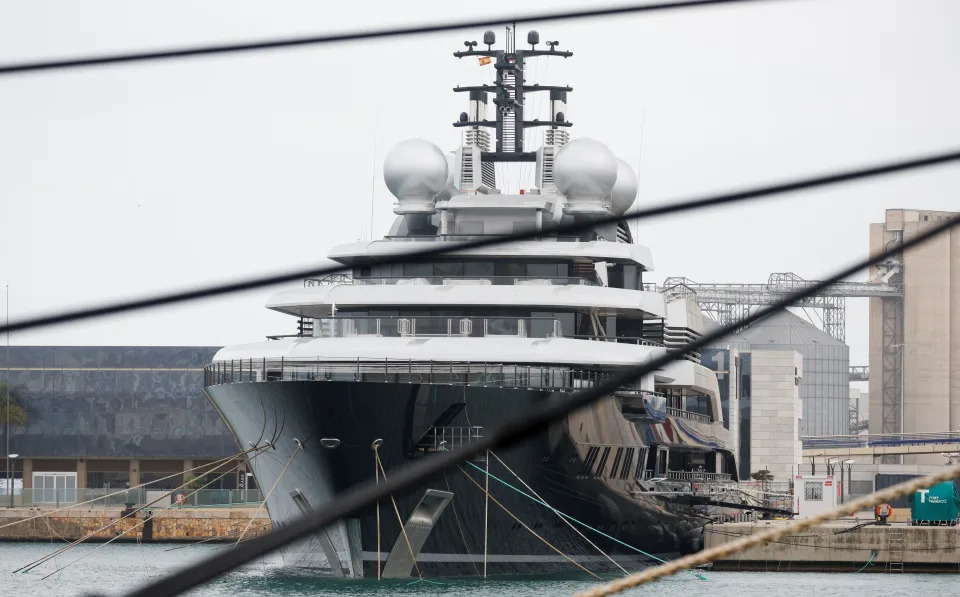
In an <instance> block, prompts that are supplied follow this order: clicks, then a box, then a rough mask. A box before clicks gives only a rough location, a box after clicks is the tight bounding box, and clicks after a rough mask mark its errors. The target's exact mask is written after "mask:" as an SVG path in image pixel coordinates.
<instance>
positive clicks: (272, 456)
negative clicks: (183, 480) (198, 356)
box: [205, 28, 737, 578]
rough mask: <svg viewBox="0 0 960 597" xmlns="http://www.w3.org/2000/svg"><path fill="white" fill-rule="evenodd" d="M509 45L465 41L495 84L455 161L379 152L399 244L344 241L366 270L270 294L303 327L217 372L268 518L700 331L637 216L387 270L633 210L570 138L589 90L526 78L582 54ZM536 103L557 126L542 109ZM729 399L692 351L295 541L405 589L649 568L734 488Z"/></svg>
mask: <svg viewBox="0 0 960 597" xmlns="http://www.w3.org/2000/svg"><path fill="white" fill-rule="evenodd" d="M506 37H507V39H506V47H505V48H504V49H496V48H495V46H496V36H495V34H494V33H493V32H491V31H488V32H486V33H485V34H484V36H483V44H482V45H483V46H485V47H478V46H479V44H477V42H475V41H467V42H465V48H466V49H464V50H462V51H458V52H456V53H455V54H454V56H456V57H457V58H461V59H468V60H478V61H479V63H480V64H481V66H483V67H484V68H488V69H491V70H490V72H491V74H492V75H493V76H492V77H491V78H492V79H494V80H493V82H492V83H490V84H482V85H475V86H468V87H456V88H455V89H454V91H455V92H457V93H460V94H462V95H463V96H464V97H465V99H466V100H467V105H468V109H467V111H465V112H463V113H461V114H460V115H459V118H458V119H457V120H456V122H455V123H454V126H455V127H457V128H458V129H459V130H460V131H461V133H462V135H461V140H462V141H461V146H460V147H459V148H457V149H456V150H454V151H452V152H449V153H445V152H443V151H442V150H441V149H439V148H438V147H437V146H435V145H434V144H432V143H430V142H428V141H425V140H420V139H414V140H409V141H405V142H403V143H401V144H400V145H398V146H397V147H396V148H394V149H393V150H392V151H391V152H390V153H389V155H388V156H387V157H386V159H385V162H384V167H383V171H384V179H385V183H386V186H387V187H388V188H389V190H390V191H391V193H392V194H393V195H394V196H395V197H396V203H395V207H394V213H395V214H396V218H395V220H394V222H393V224H392V226H391V228H390V230H389V232H388V233H387V235H386V237H385V238H383V239H382V240H378V241H370V242H356V243H350V244H346V245H341V246H338V247H335V248H334V249H333V250H332V251H331V253H330V255H329V257H330V258H331V259H333V260H334V261H336V262H339V263H340V264H342V265H343V266H344V271H345V272H349V273H343V274H337V275H331V276H327V277H325V278H322V279H311V280H305V281H304V284H303V287H302V288H295V289H289V290H282V291H279V292H277V293H275V294H274V295H273V296H271V297H270V298H269V300H268V302H267V307H268V308H269V309H273V310H275V311H279V312H281V313H285V314H288V315H290V316H291V317H292V318H293V320H295V321H296V324H295V325H296V333H295V334H291V335H287V336H276V337H271V338H268V339H266V340H265V341H263V342H258V343H254V344H247V345H240V346H231V347H226V348H224V349H222V350H220V351H219V352H218V353H217V355H216V357H215V360H214V362H213V363H212V364H211V365H210V366H209V367H208V368H207V370H206V372H205V386H206V392H207V394H208V396H209V398H210V399H211V400H212V401H213V403H214V404H215V405H216V407H217V408H218V410H219V411H220V413H221V414H222V416H223V418H224V420H225V421H226V422H227V424H228V425H229V427H230V429H231V431H232V432H233V434H234V435H235V436H236V438H237V440H238V442H239V443H240V445H241V446H243V447H244V448H246V447H251V448H257V449H258V451H256V452H251V454H250V456H248V458H249V462H248V464H247V466H248V469H249V471H250V473H252V475H253V476H254V478H255V480H256V482H257V484H258V486H259V487H261V488H262V490H263V491H264V493H265V494H267V497H266V508H267V510H268V512H269V515H270V518H271V520H272V521H273V524H274V526H275V527H280V526H283V525H284V524H287V523H288V522H290V521H292V520H294V519H296V518H298V517H300V516H302V515H303V514H305V513H309V512H310V511H312V510H314V509H316V508H318V507H320V506H322V505H323V504H324V503H325V502H327V501H328V500H330V499H332V498H333V497H334V496H336V495H337V494H338V493H340V492H341V491H343V490H344V489H345V488H348V487H350V486H352V485H355V484H357V483H361V482H365V481H372V480H378V481H382V479H384V478H389V475H390V474H391V471H392V470H396V469H398V468H399V467H402V466H403V465H404V464H406V463H408V462H409V461H411V460H415V459H419V458H430V457H431V454H433V453H436V452H438V451H442V450H451V449H456V448H458V447H460V446H463V445H465V444H469V443H470V442H475V441H477V440H478V439H480V438H482V437H483V436H484V433H485V432H486V431H487V430H490V429H494V428H496V427H497V426H499V425H501V424H503V423H504V422H505V421H507V420H508V419H510V418H512V417H514V416H516V415H518V414H519V413H522V412H524V411H525V410H527V409H529V408H531V407H532V406H534V405H535V404H537V403H538V402H541V401H545V400H551V399H556V397H558V396H562V395H564V394H566V393H570V392H576V391H578V390H581V389H583V388H588V387H591V386H592V385H594V384H597V383H599V382H601V381H602V380H604V379H605V378H606V377H607V376H610V375H611V374H614V373H616V372H618V371H621V370H622V369H623V368H625V367H629V366H632V365H636V364H638V363H642V362H644V361H646V360H648V359H651V358H653V357H655V356H658V355H661V354H663V353H664V351H665V350H668V349H669V348H671V347H677V346H680V345H682V344H683V343H685V342H687V341H689V339H690V338H694V337H697V335H699V334H700V333H701V332H702V330H703V324H704V320H703V317H702V315H701V313H700V311H699V309H698V307H697V306H696V304H695V303H693V302H689V301H686V300H670V299H668V298H666V297H665V296H664V295H663V294H660V293H658V292H656V291H655V290H654V289H652V287H650V286H649V285H645V283H644V276H646V275H647V273H648V272H650V271H651V269H652V258H651V254H650V250H649V249H648V248H647V247H644V246H642V245H640V244H637V243H636V242H635V239H634V238H633V234H632V233H631V229H630V227H629V226H628V225H627V223H626V222H625V221H619V222H613V223H609V224H603V225H599V224H598V225H596V226H594V227H591V228H590V229H589V230H588V231H586V232H584V233H582V234H579V235H577V236H575V237H562V236H557V235H555V234H550V233H549V231H546V230H545V232H544V234H543V235H542V236H540V237H538V238H536V240H527V241H518V242H512V243H509V244H502V245H495V246H488V247H483V248H475V249H469V250H459V251H455V252H452V253H448V254H444V256H442V257H436V258H432V259H430V260H429V261H424V260H418V261H415V262H411V263H402V264H393V265H387V266H383V265H372V264H371V263H370V261H371V259H375V258H376V257H377V256H381V255H388V254H395V253H397V252H401V251H404V250H410V249H418V248H421V247H423V246H425V244H424V243H430V244H432V245H434V246H449V247H451V248H455V247H457V243H458V242H462V241H463V240H467V239H476V238H482V237H487V236H491V235H494V236H499V235H505V234H510V233H513V232H514V231H517V230H531V229H533V230H543V229H545V228H548V227H550V226H552V225H557V224H561V223H567V222H590V221H592V220H596V219H597V218H599V217H608V216H610V215H611V214H615V215H622V214H624V213H625V212H626V211H627V210H628V209H629V208H630V207H631V205H632V204H633V203H634V201H635V199H636V196H637V188H638V182H637V177H636V174H635V173H634V172H633V170H632V169H631V167H630V166H629V165H628V164H627V163H625V162H624V161H623V160H619V159H617V158H616V157H615V156H614V154H613V153H612V152H611V151H610V150H609V149H608V148H607V147H606V146H604V145H603V144H601V143H599V142H597V141H593V140H590V139H586V138H580V139H573V140H571V138H570V133H569V131H570V127H571V125H572V123H571V122H570V120H569V117H568V113H567V99H568V95H569V94H570V93H571V92H572V88H570V87H567V86H551V85H541V84H539V83H538V82H528V81H527V79H526V78H525V72H527V66H528V65H529V64H531V62H530V61H531V60H532V59H535V58H536V59H540V60H550V59H559V58H563V59H566V58H569V57H570V56H572V53H571V52H569V51H565V50H562V49H560V48H558V45H559V44H558V43H557V42H553V41H550V42H546V43H545V44H541V43H540V40H539V34H538V33H537V32H536V31H530V32H529V33H528V35H527V45H528V46H529V47H524V48H516V47H515V39H514V33H513V31H512V29H511V28H508V31H507V36H506ZM537 94H540V97H542V99H546V100H548V103H547V106H548V107H549V114H548V116H547V119H546V120H541V119H538V118H528V117H527V115H526V111H529V112H532V111H533V110H532V109H530V106H532V105H533V102H531V101H530V98H533V97H536V96H537ZM491 104H492V106H491ZM491 114H492V117H491ZM530 116H538V115H533V114H531V115H530ZM536 128H540V129H542V130H543V141H544V142H543V145H542V146H541V147H539V148H537V149H536V150H530V149H528V148H527V147H525V145H524V137H525V135H524V133H525V131H530V130H532V129H536ZM527 136H531V135H527ZM503 163H526V164H529V165H530V166H532V167H535V180H534V183H533V184H531V185H530V186H529V188H522V189H519V190H518V192H517V193H515V194H506V193H504V192H501V191H500V190H499V189H500V188H501V187H502V186H506V185H505V184H504V183H505V182H506V181H503V180H497V178H498V174H500V175H502V171H501V172H498V169H497V167H496V166H497V165H498V164H503ZM531 169H533V168H531ZM513 186H516V185H513ZM293 320H292V321H291V327H293V325H294V324H293ZM718 394H719V392H718V382H717V378H716V375H715V374H714V373H713V372H712V371H711V370H710V369H708V368H707V367H705V366H703V365H701V364H700V362H699V356H698V355H692V356H690V357H688V358H686V359H683V360H679V361H675V362H673V363H671V364H670V365H669V366H667V367H665V368H663V369H662V370H659V371H657V372H656V374H654V375H650V376H648V377H646V378H643V379H641V380H639V381H638V382H637V383H635V384H633V385H631V386H629V387H623V388H621V389H620V390H619V391H617V392H615V393H614V394H613V395H610V396H607V397H606V398H604V399H603V400H601V401H599V402H597V403H595V404H594V405H592V406H591V407H589V408H586V409H583V410H582V411H579V412H576V413H574V414H572V415H570V416H568V417H567V418H566V419H565V420H564V421H562V422H560V423H557V424H556V425H554V426H553V427H552V428H551V429H550V430H549V431H548V432H545V433H542V434H540V435H538V436H534V437H532V438H530V439H529V440H527V441H525V442H524V443H523V444H521V445H518V446H515V447H513V448H511V449H509V450H504V451H502V452H497V453H493V452H489V453H487V454H485V455H484V456H482V457H480V458H479V459H475V460H473V461H471V462H468V463H466V464H464V465H463V466H461V467H460V468H459V469H453V470H450V471H448V472H447V473H446V474H444V475H441V476H438V477H436V478H434V479H431V480H430V481H429V483H427V484H425V485H424V486H422V487H418V488H417V489H415V490H413V491H410V492H408V493H406V494H403V495H395V496H393V497H392V499H391V500H384V501H381V502H380V504H379V505H377V506H371V507H369V508H366V509H363V510H360V511H358V512H356V513H355V514H354V515H353V516H352V517H350V518H348V519H345V520H341V521H339V522H337V523H336V524H334V525H332V526H330V527H328V528H327V529H325V530H324V531H323V532H320V533H317V534H316V535H315V536H311V537H310V538H308V539H306V540H303V541H301V542H298V543H296V544H294V545H290V546H287V547H286V548H285V550H284V551H283V556H284V559H285V561H286V562H287V563H288V564H290V565H294V566H304V567H310V568H316V569H319V570H321V571H323V572H324V573H325V574H329V575H332V576H340V577H353V578H356V577H375V578H376V577H385V578H387V577H393V578H406V577H410V576H416V575H417V574H420V575H423V576H475V575H481V576H488V575H489V576H493V575H517V574H549V573H563V572H582V570H584V569H586V570H589V571H592V572H600V571H611V570H616V569H621V570H623V569H629V570H635V569H637V568H638V567H641V566H643V565H646V564H647V563H649V562H650V561H651V558H667V557H673V556H676V555H677V554H681V553H689V552H691V551H695V550H698V549H700V547H701V545H702V530H701V529H702V526H703V524H704V523H705V522H707V521H708V519H709V516H710V515H711V512H714V513H715V512H716V509H715V508H716V506H715V505H711V504H715V502H711V496H716V495H718V488H722V487H724V486H725V485H729V484H730V483H733V482H735V481H736V480H737V479H736V470H737V467H736V462H735V456H734V454H735V453H736V448H735V445H734V441H735V438H734V436H733V434H732V433H731V431H730V430H729V429H728V428H727V426H726V425H725V422H724V421H725V412H724V411H725V408H726V405H725V404H721V403H720V400H719V397H718ZM263 446H267V447H266V448H265V449H263V450H262V451H259V450H260V448H262V447H263Z"/></svg>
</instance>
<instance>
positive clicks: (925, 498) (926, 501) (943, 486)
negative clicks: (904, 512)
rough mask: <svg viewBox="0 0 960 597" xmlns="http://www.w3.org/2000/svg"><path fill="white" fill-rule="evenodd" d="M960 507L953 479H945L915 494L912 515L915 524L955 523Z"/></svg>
mask: <svg viewBox="0 0 960 597" xmlns="http://www.w3.org/2000/svg"><path fill="white" fill-rule="evenodd" d="M958 515H960V508H958V505H957V492H956V489H955V488H954V485H953V481H944V482H943V483H939V484H937V485H934V486H933V487H931V488H930V489H921V490H920V491H918V492H916V493H915V494H913V503H912V504H911V506H910V517H911V518H912V519H913V524H915V525H918V524H955V523H956V520H957V516H958Z"/></svg>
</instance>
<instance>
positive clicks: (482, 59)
mask: <svg viewBox="0 0 960 597" xmlns="http://www.w3.org/2000/svg"><path fill="white" fill-rule="evenodd" d="M488 64H490V57H489V56H481V57H480V66H486V65H488Z"/></svg>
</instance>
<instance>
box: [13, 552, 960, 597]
mask: <svg viewBox="0 0 960 597" xmlns="http://www.w3.org/2000/svg"><path fill="white" fill-rule="evenodd" d="M61 545H62V544H59V543H0V568H2V569H3V572H5V573H6V574H4V575H3V576H2V579H3V581H2V584H0V594H2V595H16V596H18V597H53V596H73V595H104V596H109V595H122V594H123V593H125V592H127V591H129V590H131V589H133V588H135V587H137V586H139V585H141V584H144V583H146V582H149V581H150V580H152V579H156V578H158V577H159V576H161V575H165V574H169V573H171V572H173V571H174V570H176V569H178V568H180V567H182V566H185V565H187V564H191V563H193V562H196V561H198V560H200V559H202V558H205V557H208V556H210V555H211V554H213V553H216V552H217V551H218V550H220V549H226V547H222V546H215V545H210V544H205V545H195V546H189V547H181V546H177V545H169V544H166V545H158V544H152V545H137V544H123V545H115V544H111V545H102V544H87V545H82V546H79V547H77V548H76V549H73V550H70V551H69V552H67V553H66V554H64V555H62V556H58V557H57V558H56V560H55V563H56V566H54V561H51V562H48V563H45V564H43V565H41V566H40V567H38V568H36V569H34V570H32V571H30V572H28V573H25V574H22V573H18V574H10V572H11V571H13V570H15V569H17V568H19V567H20V566H23V565H25V564H27V563H29V562H31V561H33V560H35V559H37V558H40V557H42V556H44V555H46V554H49V553H51V552H52V551H53V550H54V549H56V548H57V547H60V546H61ZM178 547H180V548H179V549H178ZM98 548H99V549H98ZM93 550H97V551H95V552H94V551H93ZM85 554H89V555H87V556H86V557H84V556H85ZM81 557H83V559H82V560H78V558H81ZM71 562H76V563H74V564H71ZM64 566H66V568H64V569H63V570H62V571H60V572H56V573H55V574H53V575H51V576H49V577H48V578H46V579H44V578H43V577H45V576H47V575H49V574H50V573H51V572H54V571H55V570H56V569H57V567H61V568H62V567H64ZM867 572H868V570H865V571H864V572H863V573H860V574H855V573H845V574H823V573H777V572H710V571H708V572H705V573H704V576H705V577H706V580H700V579H698V578H696V577H694V576H693V575H691V574H687V573H683V574H680V575H678V576H675V577H672V578H668V579H664V580H662V581H659V582H657V583H656V584H655V585H650V586H647V587H641V588H638V589H634V590H633V591H631V592H629V593H626V594H628V595H656V597H688V596H690V595H695V594H703V595H710V597H768V596H769V595H800V594H803V595H816V596H817V597H833V596H836V597H849V596H851V595H878V596H886V595H889V596H891V597H892V596H900V595H955V594H956V577H955V576H954V575H952V574H885V573H882V572H881V573H877V574H869V573H867ZM612 578H613V577H610V579H612ZM593 585H594V582H593V580H592V579H590V578H588V577H585V576H582V575H577V574H573V573H571V575H569V576H567V577H561V578H557V577H552V578H539V579H527V578H523V579H487V580H483V579H455V580H452V579H428V580H424V581H422V582H417V581H413V582H411V581H408V580H403V581H398V580H391V581H384V582H382V583H379V584H378V583H377V582H376V580H369V579H367V580H361V581H355V580H354V581H344V580H333V579H325V578H319V577H317V576H315V575H312V574H310V573H308V572H304V571H301V570H294V569H290V568H287V567H284V566H283V564H282V562H281V561H280V560H279V558H278V557H275V556H269V557H266V558H264V559H262V560H259V561H257V562H255V563H252V564H250V565H248V566H246V567H244V568H243V569H241V570H238V571H235V572H233V573H231V574H229V575H228V576H225V577H223V578H221V579H219V580H216V581H213V582H211V583H209V584H208V585H206V586H204V587H202V588H201V589H198V590H195V591H193V592H192V593H190V594H191V595H203V596H212V597H219V596H223V597H271V596H274V595H276V596H280V595H282V596H284V597H295V596H300V595H303V596H310V597H323V596H337V597H351V596H372V595H384V596H386V595H397V594H404V595H467V596H477V597H479V596H485V595H495V596H496V597H528V596H529V597H533V596H536V597H544V596H547V595H572V594H573V593H575V592H577V591H581V590H584V589H587V588H589V587H591V586H593Z"/></svg>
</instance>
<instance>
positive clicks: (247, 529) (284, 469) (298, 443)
mask: <svg viewBox="0 0 960 597" xmlns="http://www.w3.org/2000/svg"><path fill="white" fill-rule="evenodd" d="M293 441H295V442H297V449H296V450H294V451H293V454H291V455H290V460H288V461H287V464H285V465H284V467H283V470H281V471H280V474H279V475H278V476H277V480H276V481H274V482H273V487H271V488H270V491H268V492H267V495H265V496H263V501H262V502H260V505H259V506H257V511H256V512H254V513H253V516H251V517H250V521H249V522H248V523H247V526H246V527H244V529H243V532H242V533H240V536H239V537H238V538H237V543H240V541H242V540H243V536H244V535H246V534H247V531H249V530H250V527H251V526H253V521H254V520H256V519H257V515H258V514H260V511H261V510H263V507H264V506H265V505H266V504H267V500H268V499H270V496H271V495H273V492H274V491H275V490H276V489H277V485H279V484H280V479H282V478H283V475H284V474H285V473H286V472H287V469H288V468H290V465H291V464H292V463H293V459H294V458H296V457H297V454H299V453H300V450H302V449H303V444H302V443H300V441H299V440H297V439H294V440H293ZM237 543H234V545H236V544H237ZM330 565H331V566H332V565H333V562H330Z"/></svg>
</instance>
